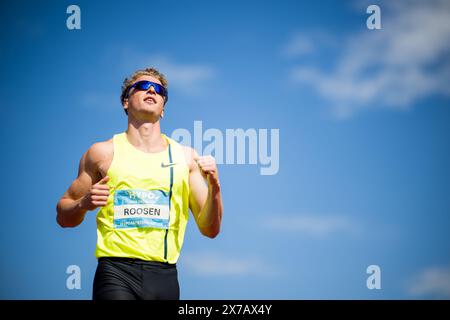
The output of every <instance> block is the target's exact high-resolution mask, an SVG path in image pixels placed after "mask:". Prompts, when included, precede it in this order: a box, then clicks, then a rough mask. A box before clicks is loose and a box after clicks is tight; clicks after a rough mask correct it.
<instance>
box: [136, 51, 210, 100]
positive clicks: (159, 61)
mask: <svg viewBox="0 0 450 320" xmlns="http://www.w3.org/2000/svg"><path fill="white" fill-rule="evenodd" d="M134 60H135V61H141V63H139V67H138V68H145V67H150V66H152V67H155V68H157V69H158V70H159V71H161V72H162V73H163V74H164V75H165V76H166V77H167V79H168V80H169V87H176V88H177V89H180V90H181V91H182V92H183V93H184V94H187V95H198V94H200V93H202V92H205V91H204V88H205V85H207V84H208V81H210V80H212V79H214V77H215V75H216V71H215V69H214V68H213V67H211V66H209V65H205V64H195V63H188V64H182V63H177V62H174V61H173V60H172V59H170V58H168V57H166V56H163V55H153V56H149V57H140V58H136V59H134ZM133 70H134V69H133ZM169 91H170V88H169Z"/></svg>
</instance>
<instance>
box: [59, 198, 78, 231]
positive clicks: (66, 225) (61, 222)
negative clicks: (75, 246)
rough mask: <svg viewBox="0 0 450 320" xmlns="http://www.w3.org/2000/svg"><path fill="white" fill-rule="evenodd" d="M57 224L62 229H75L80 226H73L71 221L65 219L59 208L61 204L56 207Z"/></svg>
mask: <svg viewBox="0 0 450 320" xmlns="http://www.w3.org/2000/svg"><path fill="white" fill-rule="evenodd" d="M56 223H57V224H58V225H59V226H60V227H61V228H73V227H76V226H77V225H78V224H71V223H69V221H67V219H64V218H63V213H62V212H61V208H60V207H59V203H58V205H57V206H56Z"/></svg>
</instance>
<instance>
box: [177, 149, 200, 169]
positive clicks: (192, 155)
mask: <svg viewBox="0 0 450 320" xmlns="http://www.w3.org/2000/svg"><path fill="white" fill-rule="evenodd" d="M181 147H182V148H183V152H184V157H185V159H186V163H187V165H188V167H189V170H193V169H195V168H196V167H197V166H196V165H195V164H196V163H195V160H194V159H196V158H197V157H198V153H197V151H195V149H194V148H191V147H187V146H183V145H181Z"/></svg>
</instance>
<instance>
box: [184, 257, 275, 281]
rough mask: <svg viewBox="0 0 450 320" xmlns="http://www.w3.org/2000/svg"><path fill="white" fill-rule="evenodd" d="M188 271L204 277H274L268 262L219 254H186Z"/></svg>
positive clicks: (185, 259) (185, 260)
mask: <svg viewBox="0 0 450 320" xmlns="http://www.w3.org/2000/svg"><path fill="white" fill-rule="evenodd" d="M182 263H183V264H184V265H185V267H186V269H188V270H190V271H191V272H193V273H195V274H199V275H202V276H205V275H206V276H246V275H274V274H276V273H277V272H276V271H275V269H272V268H271V267H269V266H268V264H267V261H262V260H261V259H259V258H256V257H233V256H229V255H226V254H223V253H217V252H201V253H192V252H190V253H184V254H183V258H182Z"/></svg>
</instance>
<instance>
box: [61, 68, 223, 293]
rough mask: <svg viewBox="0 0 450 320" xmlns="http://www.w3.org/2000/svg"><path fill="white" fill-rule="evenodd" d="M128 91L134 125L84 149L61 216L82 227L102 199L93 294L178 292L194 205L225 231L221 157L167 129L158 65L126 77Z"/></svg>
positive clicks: (203, 218)
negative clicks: (218, 160) (163, 120)
mask: <svg viewBox="0 0 450 320" xmlns="http://www.w3.org/2000/svg"><path fill="white" fill-rule="evenodd" d="M120 99H121V103H122V106H123V108H124V111H125V113H126V114H127V116H128V129H127V131H125V132H122V133H119V134H115V135H114V136H113V137H112V138H111V139H110V140H107V141H102V142H97V143H94V144H93V145H92V146H91V147H90V148H89V149H88V150H87V151H86V153H85V154H84V155H83V156H82V158H81V160H80V165H79V169H78V177H77V178H76V179H75V180H74V181H73V182H72V184H71V185H70V187H69V189H68V190H67V191H66V192H65V193H64V195H63V196H62V197H61V199H60V200H59V202H58V204H57V222H58V224H59V225H60V226H61V227H76V226H78V225H79V224H80V223H81V222H83V219H84V217H85V215H86V213H87V212H88V211H91V210H95V209H96V208H98V207H101V209H100V210H99V211H98V214H97V247H96V251H95V256H96V257H97V258H98V265H97V270H96V272H95V278H94V286H93V299H95V300H97V299H99V300H100V299H165V300H169V299H170V300H172V299H175V300H178V299H179V297H180V293H179V284H178V275H177V268H176V262H177V260H178V257H179V255H180V251H181V247H182V245H183V240H184V233H185V229H186V224H187V221H188V217H189V209H190V210H191V212H192V214H193V216H194V218H195V222H196V224H197V226H198V228H199V230H200V232H201V233H202V234H203V235H205V236H207V237H209V238H214V237H216V236H217V235H218V233H219V231H220V224H221V221H222V196H221V193H220V183H219V176H218V171H217V166H216V162H215V160H214V158H213V157H212V156H199V155H198V154H197V152H196V151H195V150H194V149H192V148H190V147H185V146H182V145H180V144H179V143H177V142H176V141H174V140H172V139H171V138H169V137H167V136H166V135H165V134H163V133H161V127H160V119H161V118H162V117H163V116H164V108H165V105H166V103H167V100H168V91H167V80H166V78H165V77H164V75H163V74H161V73H160V72H159V71H158V70H156V69H154V68H148V69H144V70H138V71H136V72H135V73H134V74H133V75H132V76H131V77H129V78H126V79H125V80H124V82H123V86H122V94H121V97H120Z"/></svg>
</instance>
